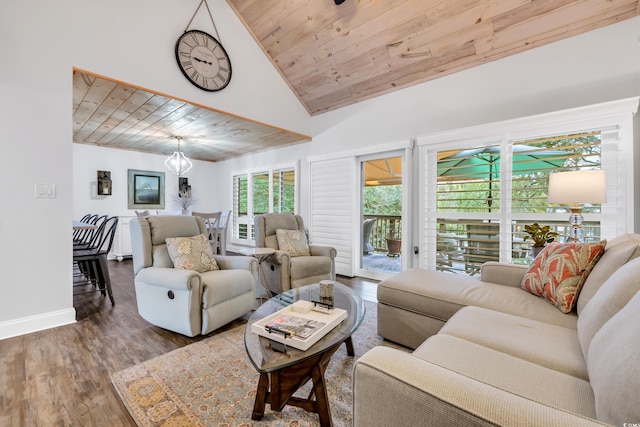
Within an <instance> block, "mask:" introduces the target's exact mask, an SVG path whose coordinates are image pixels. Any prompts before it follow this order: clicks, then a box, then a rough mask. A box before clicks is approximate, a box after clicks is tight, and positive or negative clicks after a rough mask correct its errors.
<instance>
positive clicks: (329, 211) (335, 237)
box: [307, 158, 357, 276]
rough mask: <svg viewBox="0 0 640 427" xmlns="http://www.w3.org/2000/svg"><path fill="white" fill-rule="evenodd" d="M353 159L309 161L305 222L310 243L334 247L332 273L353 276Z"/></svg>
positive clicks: (355, 184)
mask: <svg viewBox="0 0 640 427" xmlns="http://www.w3.org/2000/svg"><path fill="white" fill-rule="evenodd" d="M355 176H356V162H355V159H352V158H350V159H338V160H327V161H317V162H312V163H311V164H310V178H311V182H310V192H311V195H310V200H311V209H310V212H311V218H310V223H309V224H308V225H307V226H308V227H310V228H309V230H310V236H311V241H312V243H313V244H318V245H326V246H333V247H334V248H336V250H337V255H336V260H335V264H336V273H337V274H342V275H345V276H353V275H354V274H355V273H354V262H353V252H354V245H355V244H356V242H355V241H354V240H355V238H354V218H355V214H354V212H355V200H354V197H353V189H354V188H357V183H356V178H355Z"/></svg>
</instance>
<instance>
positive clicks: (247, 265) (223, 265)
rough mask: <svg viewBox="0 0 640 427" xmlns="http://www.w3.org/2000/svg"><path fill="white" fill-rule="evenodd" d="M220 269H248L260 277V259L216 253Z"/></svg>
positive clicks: (215, 256)
mask: <svg viewBox="0 0 640 427" xmlns="http://www.w3.org/2000/svg"><path fill="white" fill-rule="evenodd" d="M213 257H214V258H215V259H216V263H217V264H218V267H220V270H247V271H249V272H250V273H251V274H252V275H253V276H254V277H258V260H257V259H255V258H254V257H250V256H229V255H214V256H213Z"/></svg>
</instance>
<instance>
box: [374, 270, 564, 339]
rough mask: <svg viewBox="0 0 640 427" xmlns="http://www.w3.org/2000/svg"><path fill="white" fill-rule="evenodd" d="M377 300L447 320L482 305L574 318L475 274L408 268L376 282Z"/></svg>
mask: <svg viewBox="0 0 640 427" xmlns="http://www.w3.org/2000/svg"><path fill="white" fill-rule="evenodd" d="M377 296H378V301H379V303H381V304H387V305H390V306H392V307H400V308H402V309H404V310H408V311H411V312H414V313H418V314H422V315H424V316H428V317H432V318H434V319H438V320H442V321H447V320H449V318H450V317H451V316H453V314H454V313H455V312H456V311H458V310H460V309H461V308H462V307H466V306H468V305H471V306H477V307H484V308H488V309H491V310H496V311H500V312H503V313H510V314H515V315H517V316H522V317H526V318H528V319H536V320H541V321H543V322H547V323H552V324H555V325H560V326H564V327H566V328H572V329H575V328H576V322H577V317H576V316H575V315H574V314H573V313H570V314H564V313H562V312H560V311H559V310H557V309H556V308H555V307H554V306H552V305H551V304H548V303H547V302H546V301H544V300H542V299H540V298H538V297H536V296H534V295H532V294H530V293H528V292H525V291H523V290H522V289H520V288H519V287H513V286H504V285H497V284H494V283H487V282H482V281H480V280H478V279H477V278H474V277H469V276H466V275H462V274H451V273H444V272H441V271H433V270H425V269H417V268H416V269H411V270H407V271H404V272H402V273H399V274H396V275H394V276H392V277H390V278H388V279H385V280H383V281H382V282H380V283H379V284H378V292H377Z"/></svg>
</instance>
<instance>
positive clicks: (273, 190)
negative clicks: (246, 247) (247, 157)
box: [232, 166, 297, 243]
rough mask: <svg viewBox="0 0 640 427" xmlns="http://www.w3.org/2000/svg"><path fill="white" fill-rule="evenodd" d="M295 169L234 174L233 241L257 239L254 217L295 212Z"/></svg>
mask: <svg viewBox="0 0 640 427" xmlns="http://www.w3.org/2000/svg"><path fill="white" fill-rule="evenodd" d="M296 170H297V168H296V166H286V167H279V168H273V169H267V170H260V171H254V172H241V173H234V174H233V177H232V182H233V230H232V238H233V240H235V241H236V242H237V243H250V242H252V241H253V240H254V236H255V234H254V231H253V218H254V216H255V215H260V214H265V213H270V212H280V213H281V212H291V213H295V212H296V203H297V194H296Z"/></svg>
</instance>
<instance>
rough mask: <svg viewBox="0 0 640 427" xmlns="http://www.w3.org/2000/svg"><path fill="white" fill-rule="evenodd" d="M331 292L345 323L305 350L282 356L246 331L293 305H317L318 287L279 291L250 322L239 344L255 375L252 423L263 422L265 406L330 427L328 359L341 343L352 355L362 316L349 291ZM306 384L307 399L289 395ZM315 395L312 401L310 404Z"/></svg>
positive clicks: (339, 287)
mask: <svg viewBox="0 0 640 427" xmlns="http://www.w3.org/2000/svg"><path fill="white" fill-rule="evenodd" d="M333 289H334V297H333V304H334V306H335V307H337V308H342V309H344V310H346V311H347V313H348V315H347V318H346V319H345V320H344V321H342V323H340V324H338V326H336V327H335V328H334V329H332V330H331V331H329V333H327V334H326V335H325V336H324V337H322V338H321V339H320V340H319V341H318V342H317V343H315V344H314V345H312V346H311V347H309V349H308V350H307V351H302V350H298V349H296V348H293V347H287V349H286V352H285V353H283V352H279V351H275V350H273V349H272V347H271V341H270V340H268V339H267V338H265V337H262V336H260V335H258V334H256V333H254V332H252V331H251V325H252V324H253V323H254V322H257V321H260V320H262V319H263V318H265V317H267V316H269V315H271V314H273V313H275V312H276V311H278V310H281V309H283V308H285V307H287V306H289V305H291V304H293V303H294V302H296V301H299V300H306V301H319V300H320V295H319V293H320V285H319V284H313V285H308V286H303V287H300V288H296V289H292V290H290V291H287V292H283V293H281V294H280V295H277V296H275V297H273V298H271V299H270V300H268V301H267V302H265V303H264V304H263V305H262V306H260V308H258V309H257V310H256V311H255V312H254V313H253V315H252V316H251V318H250V319H249V322H248V323H247V327H246V330H245V333H244V344H245V349H246V350H247V355H248V356H249V360H251V363H252V364H253V366H254V367H255V368H256V370H257V371H258V372H259V374H260V379H259V381H258V390H257V393H256V400H255V403H254V406H253V414H252V416H251V418H252V419H254V420H260V419H262V416H263V415H264V411H265V406H266V404H267V403H268V404H269V405H270V407H271V409H272V410H274V411H278V412H279V411H282V409H283V408H284V406H285V405H292V406H298V407H300V408H303V409H304V410H306V411H308V412H315V413H317V414H318V416H319V418H320V424H321V425H322V426H330V425H332V423H333V422H332V419H331V409H330V407H329V397H328V395H327V388H326V386H325V378H324V372H325V370H326V369H327V365H328V364H329V361H330V360H331V356H332V355H333V353H334V352H335V351H336V350H337V349H338V348H339V347H340V345H341V344H342V343H345V344H346V345H347V354H349V356H353V355H354V353H353V342H352V340H351V335H352V334H353V333H354V332H355V331H356V329H358V327H359V326H360V324H361V323H362V319H364V313H365V307H364V303H363V302H362V299H361V298H360V297H359V296H357V295H355V294H354V293H353V292H352V291H351V289H349V288H348V287H347V286H345V285H343V284H341V283H338V282H335V285H334V288H333ZM310 379H311V380H312V381H313V388H312V393H311V394H310V396H309V398H307V399H303V398H300V397H295V396H293V394H294V393H295V392H296V391H297V390H298V389H299V388H300V387H302V386H303V385H304V384H306V383H307V381H309V380H310ZM314 395H315V400H313V399H312V398H313V396H314Z"/></svg>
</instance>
